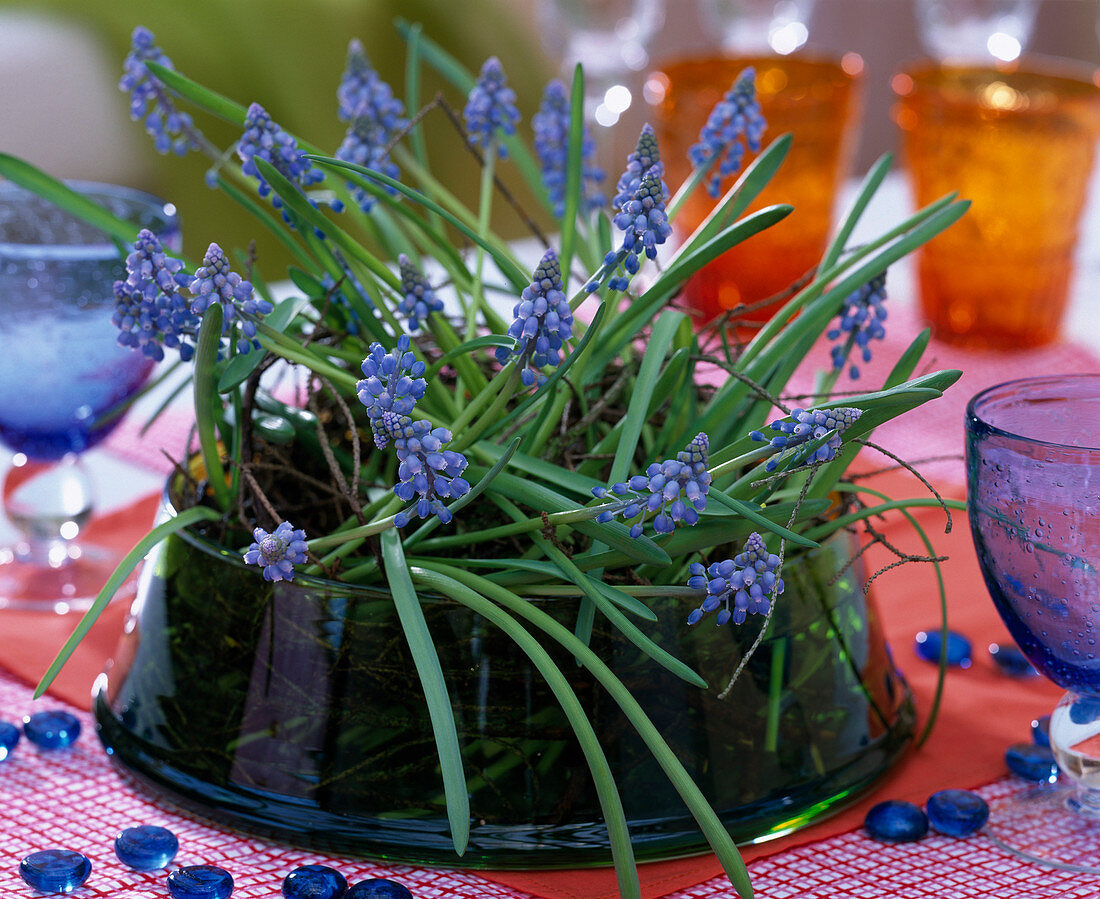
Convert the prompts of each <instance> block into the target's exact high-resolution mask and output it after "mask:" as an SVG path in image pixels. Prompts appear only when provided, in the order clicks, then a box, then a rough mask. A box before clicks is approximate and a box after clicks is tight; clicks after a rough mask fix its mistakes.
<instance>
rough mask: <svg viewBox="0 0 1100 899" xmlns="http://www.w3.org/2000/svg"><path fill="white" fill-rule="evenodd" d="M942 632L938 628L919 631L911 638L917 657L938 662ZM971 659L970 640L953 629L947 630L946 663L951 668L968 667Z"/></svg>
mask: <svg viewBox="0 0 1100 899" xmlns="http://www.w3.org/2000/svg"><path fill="white" fill-rule="evenodd" d="M942 636H943V635H942V634H941V633H940V630H939V628H936V629H935V630H929V631H919V632H918V633H917V636H916V637H915V638H914V639H913V648H914V650H915V651H916V653H917V657H918V658H921V659H924V661H926V662H934V663H935V664H937V665H938V664H939V663H940V646H941V645H942ZM971 659H972V650H971V647H970V641H969V640H967V639H966V637H964V636H963V635H962V634H960V633H956V632H955V631H948V632H947V664H948V666H949V667H951V668H969V667H970V662H971Z"/></svg>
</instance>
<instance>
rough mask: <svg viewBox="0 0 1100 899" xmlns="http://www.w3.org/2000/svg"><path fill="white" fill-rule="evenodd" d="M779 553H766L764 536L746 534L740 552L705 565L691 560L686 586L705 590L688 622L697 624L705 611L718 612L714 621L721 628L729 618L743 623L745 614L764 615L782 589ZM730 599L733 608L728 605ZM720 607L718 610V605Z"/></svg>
mask: <svg viewBox="0 0 1100 899" xmlns="http://www.w3.org/2000/svg"><path fill="white" fill-rule="evenodd" d="M778 568H779V556H777V555H776V554H775V553H769V552H768V547H767V546H766V545H765V543H764V538H763V537H761V536H760V535H759V534H757V533H755V532H754V533H752V534H749V536H748V539H746V540H745V545H744V546H743V547H742V548H741V552H740V553H738V554H737V555H736V556H734V557H733V558H732V559H724V560H723V561H721V562H714V563H712V564H711V565H709V566H707V567H704V566H703V564H702V563H701V562H692V563H691V565H690V566H689V568H688V571H689V573H690V574H691V577H690V578H688V582H687V585H688V586H689V587H692V588H693V589H696V590H703V589H705V590H706V591H707V595H706V598H705V599H704V600H703V602H702V603H701V604H700V606H699V608H697V609H693V610H692V612H691V614H690V615H688V622H687V623H688V624H689V625H690V624H698V623H699V621H701V620H702V618H703V616H704V615H706V614H707V613H708V612H714V611H717V612H718V614H717V615H716V616H715V624H717V625H718V626H719V627H721V626H722V625H723V624H726V623H728V622H729V621H730V620H732V621H733V623H734V624H742V623H744V621H745V617H746V616H747V615H766V614H767V613H768V611H769V609H771V601H772V599H774V598H775V597H776V596H778V595H779V594H780V593H782V592H783V590H784V586H785V585H784V584H783V579H782V578H780V577H777V576H776V569H778ZM731 600H732V608H731V605H730V603H731ZM719 606H722V608H721V609H719V608H718V607H719Z"/></svg>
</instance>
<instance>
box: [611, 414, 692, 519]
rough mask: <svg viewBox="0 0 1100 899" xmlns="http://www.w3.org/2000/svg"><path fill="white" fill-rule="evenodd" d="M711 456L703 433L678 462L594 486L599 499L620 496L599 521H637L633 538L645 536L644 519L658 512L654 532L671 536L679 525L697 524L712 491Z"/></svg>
mask: <svg viewBox="0 0 1100 899" xmlns="http://www.w3.org/2000/svg"><path fill="white" fill-rule="evenodd" d="M709 453H710V441H709V439H708V438H707V435H706V434H704V433H702V432H700V433H699V434H697V435H696V436H695V438H694V439H693V440H692V441H691V443H689V444H688V445H687V447H686V448H685V449H683V450H681V451H680V452H678V453H677V454H676V458H675V459H668V460H666V461H664V462H654V463H653V464H652V465H650V466H649V468H647V469H646V473H645V474H644V475H640V474H638V475H634V476H633V477H631V478H630V479H628V480H627V481H624V482H621V483H618V484H612V485H611V487H610V488H607V487H593V488H592V495H593V496H595V497H596V498H597V499H605V498H618V497H621V499H620V500H619V502H618V506H617V507H616V508H614V509H606V510H604V511H603V512H601V513H600V514H599V515H598V516H596V521H598V522H601V523H606V522H608V521H611V520H612V519H613V518H615V517H616V516H620V515H621V516H622V518H623V520H624V521H630V520H631V519H637V520H636V521H635V522H634V524H633V525H631V527H630V536H631V537H635V538H637V537H640V536H641V535H642V526H643V522H644V521H645V516H646V515H648V514H649V513H651V512H656V513H657V515H656V517H655V518H654V519H653V530H654V531H656V532H657V533H658V534H669V533H671V532H672V531H673V530H674V529H675V527H676V525H677V524H686V525H688V526H691V525H694V524H696V523H697V522H698V521H699V512H702V511H703V510H704V509H705V508H706V507H707V493H708V492H709V491H710V472H708V471H707V462H708V459H709ZM685 499H686V500H687V502H685V501H684V500H685Z"/></svg>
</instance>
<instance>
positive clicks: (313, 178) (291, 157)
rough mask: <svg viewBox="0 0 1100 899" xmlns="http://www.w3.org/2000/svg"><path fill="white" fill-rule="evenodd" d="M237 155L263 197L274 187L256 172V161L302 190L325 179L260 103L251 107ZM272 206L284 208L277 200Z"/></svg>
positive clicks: (243, 169)
mask: <svg viewBox="0 0 1100 899" xmlns="http://www.w3.org/2000/svg"><path fill="white" fill-rule="evenodd" d="M237 155H238V156H239V157H240V158H241V161H242V163H243V165H242V166H241V171H242V172H244V173H245V174H246V175H249V176H251V177H253V178H255V179H256V180H257V181H258V182H259V194H260V196H261V197H266V196H267V195H268V194H270V193H271V185H270V184H268V183H267V182H266V181H265V180H264V178H263V176H262V175H261V174H260V171H259V169H257V168H256V159H262V160H264V161H265V162H268V163H270V164H271V165H273V166H274V167H275V168H276V170H278V172H279V173H280V174H281V175H283V176H284V177H285V178H287V179H288V180H289V181H293V182H294V183H295V184H298V185H299V186H300V187H303V188H305V187H309V186H310V185H311V184H316V183H317V182H318V181H321V180H323V179H324V177H325V174H324V172H322V171H321V170H320V169H315V168H314V167H313V163H312V162H311V161H310V160H309V159H308V158H306V154H305V153H304V152H303V151H302V150H300V149H298V142H297V141H296V140H294V138H293V137H291V136H290V135H289V134H287V133H286V132H285V131H284V130H283V129H282V128H280V127H279V126H278V125H276V124H275V122H273V121H272V120H271V116H269V115H268V114H267V111H266V110H265V109H264V108H263V107H262V106H261V105H260V104H259V103H253V104H252V105H251V106H249V107H248V114H247V115H246V116H245V120H244V134H242V135H241V139H240V141H239V142H238V144H237ZM271 202H272V205H274V206H275V207H276V208H279V207H281V206H282V205H283V203H282V200H280V199H279V197H278V196H272V198H271Z"/></svg>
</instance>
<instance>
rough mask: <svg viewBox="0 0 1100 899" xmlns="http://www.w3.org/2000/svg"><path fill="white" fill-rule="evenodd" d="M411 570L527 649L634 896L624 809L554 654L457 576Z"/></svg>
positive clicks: (627, 892)
mask: <svg viewBox="0 0 1100 899" xmlns="http://www.w3.org/2000/svg"><path fill="white" fill-rule="evenodd" d="M412 576H413V578H414V579H415V580H416V581H417V582H419V583H422V584H423V585H424V586H426V587H429V588H431V589H433V590H436V591H438V592H439V593H442V594H443V595H445V596H447V597H449V598H451V599H453V600H454V601H455V602H459V603H462V604H463V605H465V606H466V607H467V608H469V609H472V610H473V611H474V612H476V613H477V614H479V615H481V616H482V617H483V618H486V619H487V620H489V621H491V622H492V623H493V624H495V625H496V626H497V627H499V628H500V629H501V630H502V631H504V633H505V634H507V635H508V636H509V637H511V638H512V640H513V641H514V642H515V643H516V645H517V646H519V648H520V649H521V650H523V652H524V653H526V654H527V657H528V658H529V659H530V660H531V662H532V664H533V665H534V666H535V667H536V668H538V670H539V673H540V674H542V677H543V679H544V680H545V681H546V685H547V686H548V687H549V688H550V690H551V691H552V692H553V693H554V696H555V697H556V698H557V700H558V704H559V705H560V706H561V710H562V712H563V713H564V714H565V717H566V719H567V720H568V721H569V725H570V727H572V728H573V733H574V734H576V737H577V743H578V744H579V745H580V747H581V751H582V752H583V753H584V757H585V760H586V761H587V762H588V767H589V770H590V771H591V772H592V783H593V785H594V786H595V787H596V795H597V797H598V798H599V800H600V809H601V811H602V812H603V817H604V823H605V824H606V825H607V837H608V842H609V843H610V845H611V858H612V859H613V861H614V863H615V874H616V878H617V880H618V884H619V895H620V896H623V897H624V899H626V897H633V899H639V897H640V896H641V887H640V886H639V884H638V868H637V865H636V863H635V861H634V850H633V848H632V846H631V844H630V833H629V831H628V830H627V825H626V813H625V812H624V811H623V804H622V799H621V798H620V796H619V791H618V789H617V787H616V785H615V776H614V775H613V774H612V773H611V766H610V765H609V764H608V762H607V756H606V755H605V754H604V751H603V747H602V746H601V744H600V740H599V738H598V737H597V736H596V732H595V730H594V729H593V728H592V724H591V722H589V720H588V716H587V715H586V714H585V711H584V708H583V707H582V706H581V704H580V700H578V699H577V694H576V693H575V692H574V691H573V688H572V687H571V686H570V685H569V681H568V679H567V678H566V677H565V675H564V674H563V673H562V671H561V669H560V668H559V667H558V666H557V665H556V664H554V660H553V659H552V658H551V657H550V654H549V653H548V652H547V651H546V650H545V649H543V647H542V645H541V644H540V643H539V641H538V640H537V639H536V638H535V637H534V636H532V635H531V634H530V633H529V632H528V631H527V630H526V629H525V628H524V627H523V626H522V625H521V624H520V623H519V622H518V621H516V619H515V618H513V617H512V616H511V615H509V614H508V613H507V612H505V611H504V610H503V609H501V608H499V607H498V606H496V605H494V604H493V603H492V602H490V601H489V600H488V599H486V598H485V597H484V596H482V595H481V594H480V593H478V592H477V591H475V590H473V589H472V588H470V587H468V586H466V585H465V584H463V583H462V582H461V581H458V580H455V579H454V578H452V577H448V576H447V575H446V574H441V573H440V572H438V571H433V570H432V569H430V568H420V567H414V568H413V569H412Z"/></svg>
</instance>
